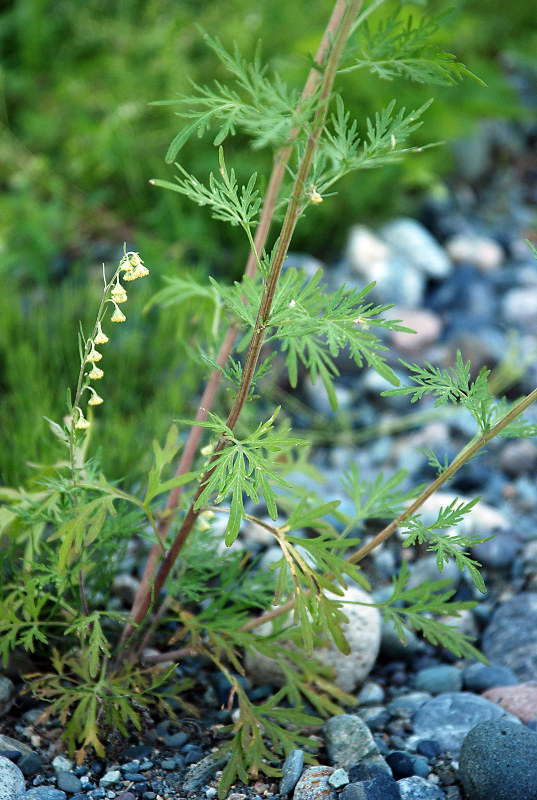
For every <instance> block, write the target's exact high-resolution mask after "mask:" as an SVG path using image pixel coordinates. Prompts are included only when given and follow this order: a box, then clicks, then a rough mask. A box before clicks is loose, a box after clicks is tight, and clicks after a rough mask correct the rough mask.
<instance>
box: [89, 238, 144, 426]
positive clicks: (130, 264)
mask: <svg viewBox="0 0 537 800" xmlns="http://www.w3.org/2000/svg"><path fill="white" fill-rule="evenodd" d="M120 275H121V277H122V280H124V281H135V280H136V279H137V278H144V277H145V276H146V275H149V270H148V269H147V267H146V266H144V263H143V261H142V259H141V258H140V256H139V255H138V253H133V252H125V255H124V256H123V258H122V259H121V261H120V262H119V266H118V268H117V270H116V272H115V274H114V277H113V278H112V280H111V281H110V283H108V284H106V283H105V290H104V296H103V301H102V303H101V307H100V309H99V313H98V315H97V321H96V323H95V328H94V330H93V335H92V337H91V338H90V339H88V341H87V342H86V346H85V350H84V356H83V361H82V371H81V377H83V379H84V380H83V382H81V383H80V384H79V386H80V389H79V392H78V394H77V403H76V404H75V407H74V418H75V428H76V429H77V430H80V431H82V430H86V429H87V428H89V427H90V425H91V423H90V422H89V421H88V420H87V419H86V417H85V416H84V413H83V411H82V409H81V408H80V405H78V402H79V401H80V396H81V395H82V392H84V391H86V390H87V391H88V392H90V394H91V397H90V399H89V400H88V405H89V406H99V405H101V403H103V402H104V401H103V398H102V397H101V396H100V395H99V394H98V393H97V391H96V390H95V389H94V388H93V386H92V385H91V381H97V380H100V379H101V378H102V377H103V375H104V371H103V370H102V369H101V368H100V367H98V366H97V362H98V361H100V360H101V359H102V357H103V356H102V353H100V352H99V351H98V350H97V349H96V345H99V346H100V345H104V344H106V343H107V342H108V341H109V337H108V336H107V335H106V333H105V332H104V331H103V329H102V321H103V317H104V312H105V309H106V304H107V303H111V304H112V305H113V307H114V310H113V312H112V316H111V317H110V321H111V322H125V320H126V319H127V317H126V316H125V314H124V313H123V311H122V310H121V309H120V307H119V306H120V305H121V304H122V303H126V302H127V292H126V290H125V287H124V286H123V285H122V283H121V281H120ZM87 367H91V369H90V370H89V371H88V372H86V371H85V370H86V368H87Z"/></svg>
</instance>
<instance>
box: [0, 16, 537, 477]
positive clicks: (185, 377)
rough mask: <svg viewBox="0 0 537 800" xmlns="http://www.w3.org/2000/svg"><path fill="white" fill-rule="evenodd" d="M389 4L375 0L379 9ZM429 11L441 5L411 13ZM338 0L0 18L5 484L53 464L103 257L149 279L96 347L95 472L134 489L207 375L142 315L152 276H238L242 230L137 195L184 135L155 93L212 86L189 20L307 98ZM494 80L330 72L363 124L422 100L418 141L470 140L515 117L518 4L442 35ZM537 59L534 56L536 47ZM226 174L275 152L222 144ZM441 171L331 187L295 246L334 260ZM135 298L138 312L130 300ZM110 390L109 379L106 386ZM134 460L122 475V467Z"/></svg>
mask: <svg viewBox="0 0 537 800" xmlns="http://www.w3.org/2000/svg"><path fill="white" fill-rule="evenodd" d="M393 5H394V3H393V2H392V3H390V2H387V3H386V4H385V7H388V8H389V7H391V6H393ZM423 6H427V8H428V9H430V10H433V11H434V10H440V9H442V8H443V7H444V4H443V3H441V2H440V0H432V2H429V3H422V2H413V3H409V4H408V5H407V6H405V7H406V8H407V9H408V13H409V14H410V13H413V14H419V13H421V9H422V7H423ZM331 8H332V0H318V2H315V3H306V2H302V0H297V2H292V3H290V2H284V0H261V2H259V3H257V4H254V3H252V2H251V0H222V2H201V1H199V0H182V1H181V2H180V3H178V2H173V0H117V1H116V2H114V3H103V2H102V0H85V2H83V3H78V2H75V1H74V0H55V2H54V3H51V2H46V0H11V2H9V1H8V2H7V3H4V5H3V9H4V10H3V11H2V12H1V13H0V53H1V58H0V186H1V192H2V203H1V212H0V279H1V280H2V289H3V291H2V292H1V293H0V297H1V299H0V314H1V323H0V481H1V482H3V483H17V482H21V481H24V480H26V479H27V478H28V477H29V476H31V474H32V471H31V468H29V467H28V466H27V463H26V462H27V461H43V460H47V459H49V458H51V457H53V455H54V452H55V451H54V447H55V445H54V443H53V440H52V439H51V437H49V436H48V433H47V429H46V423H45V421H44V420H43V415H46V416H49V417H53V418H56V419H57V418H60V417H61V416H62V414H63V413H64V408H65V406H64V403H65V388H66V386H67V385H70V384H72V382H73V381H74V380H75V376H76V374H77V370H78V358H77V345H76V331H77V328H78V320H79V319H81V320H82V321H83V323H85V324H86V325H87V326H89V325H90V324H91V320H92V317H93V314H94V309H96V303H97V298H98V295H99V291H100V285H101V284H100V280H101V279H100V264H101V263H102V262H103V261H104V262H106V263H107V265H108V266H109V271H110V272H111V271H112V270H113V269H114V268H115V265H116V263H117V259H118V257H119V255H120V253H121V247H122V243H123V242H124V241H126V242H127V244H128V246H131V247H133V248H135V249H137V250H139V251H140V252H141V254H142V256H143V258H144V260H145V261H146V263H147V265H148V266H149V268H150V269H151V275H152V277H151V281H150V284H146V285H145V286H144V288H143V289H141V288H139V286H138V284H136V288H135V290H133V291H132V292H130V296H129V312H128V313H129V320H128V323H127V325H126V326H116V327H121V328H122V330H121V331H120V332H119V331H117V330H116V329H114V338H113V340H112V341H111V343H110V345H109V346H108V347H109V349H108V350H107V352H106V358H107V371H106V375H105V381H106V382H105V385H104V386H103V391H104V396H105V399H106V401H107V402H106V405H105V406H103V407H102V408H101V409H99V412H98V414H97V417H98V420H97V424H96V426H95V432H94V444H93V446H94V447H100V448H101V449H102V457H103V464H104V467H105V470H106V471H107V474H109V476H110V477H112V478H120V477H122V476H123V475H125V474H127V473H129V476H130V479H131V480H135V479H136V477H137V475H140V474H141V471H142V469H143V468H144V467H145V466H146V461H147V459H148V458H149V451H150V439H151V437H152V436H160V437H162V435H163V432H164V431H165V430H166V428H167V427H168V425H169V424H170V422H171V420H172V419H173V417H178V416H183V415H184V414H186V413H189V412H190V411H191V407H192V398H193V397H195V390H196V387H197V386H198V384H199V381H200V378H201V376H200V375H199V373H198V370H197V368H195V367H194V364H193V361H192V360H191V359H190V357H189V353H191V351H192V348H193V347H195V339H194V340H193V339H192V338H191V337H190V336H188V337H187V336H186V335H185V330H187V328H186V327H185V320H184V319H183V320H178V319H177V316H176V313H175V311H174V309H170V310H166V311H161V312H157V311H156V310H151V311H150V312H149V313H148V314H146V315H145V316H144V315H142V314H141V309H142V308H143V306H144V304H145V303H146V302H147V300H148V299H149V296H150V294H151V293H152V292H155V291H157V290H159V289H160V288H162V278H163V277H164V276H166V275H168V276H173V275H176V274H183V271H184V270H185V269H191V270H192V269H193V270H196V271H197V272H198V273H199V274H201V275H203V274H207V273H208V272H209V271H210V272H211V273H212V274H216V275H217V276H219V277H222V276H228V277H229V278H232V277H237V276H238V275H239V274H240V273H241V271H242V267H243V262H244V256H245V251H244V246H243V242H242V238H241V236H240V232H237V231H236V230H233V229H229V228H227V227H226V226H225V225H223V224H221V223H218V222H215V221H214V220H211V219H210V218H208V216H207V215H206V214H205V213H203V211H202V210H200V209H198V208H197V207H191V206H190V205H188V203H187V201H186V200H185V199H184V198H181V197H180V196H179V195H177V194H175V193H171V192H167V191H164V190H162V189H157V188H154V187H152V186H150V185H149V183H148V182H149V180H150V179H151V178H154V177H156V178H164V179H172V176H173V173H174V170H173V168H172V167H169V166H167V165H166V164H165V162H164V155H165V153H166V150H167V147H168V145H169V143H170V141H171V140H172V138H173V137H174V135H175V134H176V132H177V130H178V122H179V120H178V119H177V118H176V117H175V116H174V115H173V107H165V106H164V107H157V106H152V105H150V103H151V101H154V100H161V99H170V98H173V97H175V96H176V95H177V93H185V92H188V91H189V83H188V78H189V77H190V78H192V79H193V80H195V81H196V82H199V83H205V82H209V81H210V80H211V79H213V78H214V77H217V78H222V79H225V75H224V74H223V72H222V69H221V67H220V65H219V64H217V62H216V60H215V57H214V55H213V54H212V53H211V52H210V51H209V50H207V49H206V48H205V46H204V44H203V41H202V38H201V36H200V33H199V31H198V30H197V28H196V25H195V23H199V24H201V25H202V26H203V27H204V28H205V29H206V30H207V31H208V32H210V33H211V34H213V35H218V36H219V37H220V38H221V39H222V41H223V42H224V43H225V44H228V45H229V44H231V42H232V41H233V40H236V41H237V43H238V45H239V47H240V48H241V49H242V50H243V52H244V53H245V55H247V56H248V55H251V54H252V53H253V51H254V48H255V45H256V42H257V40H258V39H261V40H262V41H263V42H264V45H263V55H264V57H265V58H267V59H268V60H269V61H270V62H271V63H272V64H273V65H274V66H275V67H277V68H278V70H279V71H280V72H281V73H282V74H283V75H284V77H285V78H286V80H287V81H288V82H289V83H290V84H292V85H295V86H297V87H301V86H302V84H303V81H304V77H305V75H306V73H307V69H308V62H307V58H308V55H309V54H310V53H314V52H315V50H316V48H317V45H318V41H319V37H320V35H321V32H322V30H323V28H324V25H325V23H326V20H327V18H328V15H329V13H330V10H331ZM438 41H439V43H440V44H441V45H442V46H443V47H444V48H445V49H447V50H449V51H451V52H454V53H455V54H456V55H457V56H458V57H459V58H461V59H462V60H463V61H464V62H465V63H466V64H467V66H468V67H469V68H470V69H471V70H472V71H473V72H475V73H477V74H478V75H480V77H482V78H483V79H484V80H485V81H486V82H487V84H488V86H489V88H488V89H487V90H484V89H482V88H481V87H480V86H479V85H478V84H477V83H474V82H472V81H469V80H466V81H464V82H463V83H462V84H460V85H459V86H456V87H454V88H447V89H443V88H441V89H436V88H434V90H432V89H431V88H428V87H420V86H416V85H411V84H405V83H399V82H395V81H394V82H391V83H389V82H383V83H381V82H379V81H378V80H376V79H374V78H373V77H371V76H368V75H366V74H365V73H352V74H350V75H348V76H344V78H343V80H342V87H341V88H342V91H343V93H344V96H345V97H346V101H347V104H348V106H349V109H350V111H351V114H353V115H354V116H356V118H357V119H359V120H360V121H362V123H363V120H364V116H365V115H372V114H374V112H375V111H376V110H379V109H380V108H382V107H383V106H384V105H385V104H386V103H388V102H389V101H390V100H391V99H392V97H397V98H398V101H399V103H400V104H403V105H406V106H407V107H417V106H419V105H420V104H421V103H423V102H424V101H425V100H426V99H428V98H429V97H430V96H431V95H433V94H434V96H435V98H436V100H435V103H434V104H433V106H432V108H431V109H430V111H429V112H428V113H427V115H426V118H425V123H424V125H423V127H422V128H421V129H420V131H419V132H418V133H417V134H416V138H415V143H418V142H419V143H424V142H428V141H438V140H442V141H447V142H448V143H449V142H450V141H452V140H453V139H455V138H459V137H462V136H468V135H471V134H472V132H473V131H474V130H475V128H476V126H477V125H478V124H479V122H480V121H481V120H482V119H483V118H487V117H504V118H505V117H508V118H511V119H516V118H523V117H524V115H525V114H527V112H526V111H525V110H524V109H523V108H522V107H521V106H520V105H519V102H518V99H517V96H516V94H515V92H514V91H513V89H512V88H511V85H510V78H509V69H507V68H506V65H510V66H511V67H513V66H520V65H524V68H525V69H529V70H531V69H533V70H535V64H534V61H533V58H534V54H535V52H537V33H536V22H535V13H534V9H533V8H532V4H531V3H527V2H525V0H514V1H513V2H512V3H510V4H509V7H508V8H506V6H505V4H504V3H503V2H501V0H488V1H487V0H466V1H465V0H455V3H454V9H453V12H452V14H451V17H450V19H449V23H448V24H446V25H445V26H444V27H443V28H442V30H441V31H439V34H438ZM532 54H533V56H532ZM226 158H227V161H228V163H229V164H230V165H233V166H234V167H235V169H236V170H237V173H238V175H239V177H244V176H249V174H250V173H251V172H252V171H253V170H254V169H256V170H257V171H258V172H260V174H261V175H265V176H266V175H268V172H269V170H270V164H271V157H270V154H269V153H252V152H251V151H250V150H249V149H248V146H247V142H245V141H244V140H243V139H241V137H236V138H235V139H234V140H232V141H231V142H229V143H228V144H226ZM182 161H183V163H184V164H185V165H186V166H187V167H188V169H189V170H191V171H192V172H194V173H196V174H198V175H200V176H201V177H204V176H206V175H207V173H208V172H209V171H210V170H211V169H214V168H215V163H216V160H215V153H214V148H213V147H212V145H211V140H210V137H206V139H204V140H197V139H196V140H193V141H191V142H189V144H188V145H187V146H186V147H185V148H184V151H183V152H182ZM451 169H452V157H451V150H450V148H449V146H445V147H441V148H434V149H432V150H428V151H426V152H425V153H424V154H423V155H422V156H420V157H412V158H410V159H408V160H406V161H405V162H403V163H402V164H401V165H399V166H396V167H393V168H389V169H384V170H378V171H371V172H364V173H361V174H360V173H359V174H358V175H356V174H355V175H353V176H350V177H349V178H347V179H346V181H345V182H342V184H341V185H340V186H339V187H338V188H339V194H338V195H337V196H336V197H335V198H332V199H331V200H330V202H326V203H324V204H323V205H322V206H321V207H319V208H318V209H316V213H315V217H314V218H313V215H310V217H309V218H306V219H305V220H304V222H303V223H302V224H301V226H299V229H298V231H297V235H296V238H295V240H294V244H293V249H294V250H298V251H300V250H302V251H307V252H309V253H311V254H313V255H317V256H318V257H321V258H326V259H333V258H334V257H336V256H337V254H338V252H339V251H340V250H341V248H342V247H343V245H344V241H345V236H346V233H347V231H348V228H349V226H350V225H351V224H353V223H355V222H357V221H362V222H372V223H374V222H376V221H378V220H380V219H381V218H382V217H385V216H391V215H393V214H395V213H397V212H398V211H401V210H403V209H404V210H405V212H407V213H408V211H409V209H410V210H412V208H417V207H418V205H419V203H420V201H421V199H422V198H423V195H424V193H426V192H428V191H431V190H433V189H434V187H435V186H436V184H437V183H438V182H440V181H441V180H442V178H443V177H444V176H446V175H448V174H449V173H450V170H451ZM131 304H132V306H131ZM103 382H104V381H103ZM133 465H134V467H133Z"/></svg>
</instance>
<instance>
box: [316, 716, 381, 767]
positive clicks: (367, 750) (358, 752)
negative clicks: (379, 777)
mask: <svg viewBox="0 0 537 800" xmlns="http://www.w3.org/2000/svg"><path fill="white" fill-rule="evenodd" d="M323 730H324V737H325V743H326V751H327V753H328V759H329V761H330V763H331V764H333V765H334V766H335V767H342V768H343V769H346V770H348V769H350V768H351V767H352V766H353V765H354V764H357V763H358V762H360V761H362V760H363V759H367V760H369V761H370V762H373V763H378V764H379V766H382V765H384V766H385V768H386V770H388V771H389V767H388V766H387V765H386V762H385V761H384V759H383V758H382V756H381V755H380V753H379V751H378V748H377V745H376V742H375V740H374V739H373V736H372V735H371V731H370V730H369V728H368V727H367V725H366V723H365V722H364V721H363V720H362V719H360V717H357V716H353V715H351V714H339V715H338V716H336V717H330V719H329V720H328V721H327V722H326V723H325V726H324V729H323Z"/></svg>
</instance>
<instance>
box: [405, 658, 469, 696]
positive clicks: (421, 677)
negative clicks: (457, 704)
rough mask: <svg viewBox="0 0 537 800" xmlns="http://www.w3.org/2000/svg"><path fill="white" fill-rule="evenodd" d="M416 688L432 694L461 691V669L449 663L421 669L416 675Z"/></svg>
mask: <svg viewBox="0 0 537 800" xmlns="http://www.w3.org/2000/svg"><path fill="white" fill-rule="evenodd" d="M416 689H418V690H419V691H422V692H430V693H431V694H442V692H460V690H461V689H462V674H461V670H460V669H457V667H452V666H450V665H449V664H440V665H439V666H437V667H427V668H426V669H420V671H419V672H418V674H417V675H416Z"/></svg>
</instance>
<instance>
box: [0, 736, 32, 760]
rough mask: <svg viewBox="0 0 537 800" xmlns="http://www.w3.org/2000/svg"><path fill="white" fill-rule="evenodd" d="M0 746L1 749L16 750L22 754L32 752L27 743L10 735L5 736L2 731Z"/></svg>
mask: <svg viewBox="0 0 537 800" xmlns="http://www.w3.org/2000/svg"><path fill="white" fill-rule="evenodd" d="M0 748H1V749H2V750H17V751H18V752H19V753H21V755H23V756H24V755H29V754H30V753H33V750H32V748H31V747H29V745H27V744H24V742H19V740H18V739H13V738H12V737H11V736H5V734H3V733H0Z"/></svg>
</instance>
